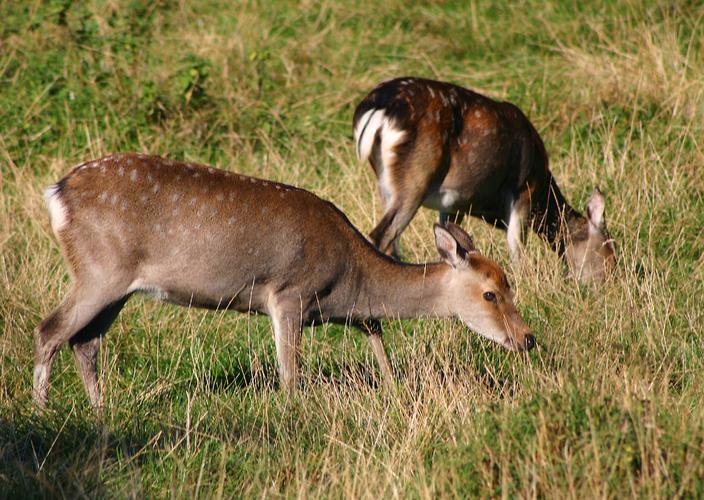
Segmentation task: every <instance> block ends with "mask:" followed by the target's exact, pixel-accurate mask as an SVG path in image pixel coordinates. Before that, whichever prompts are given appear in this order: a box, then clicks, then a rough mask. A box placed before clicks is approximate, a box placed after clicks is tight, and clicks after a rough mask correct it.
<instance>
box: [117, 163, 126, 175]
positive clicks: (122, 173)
mask: <svg viewBox="0 0 704 500" xmlns="http://www.w3.org/2000/svg"><path fill="white" fill-rule="evenodd" d="M117 175H119V176H120V177H122V176H123V175H125V167H123V166H122V165H120V168H118V169H117Z"/></svg>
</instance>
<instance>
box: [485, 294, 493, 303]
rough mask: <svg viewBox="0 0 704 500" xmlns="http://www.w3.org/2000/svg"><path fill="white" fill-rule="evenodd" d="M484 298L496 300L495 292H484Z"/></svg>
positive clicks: (491, 300)
mask: <svg viewBox="0 0 704 500" xmlns="http://www.w3.org/2000/svg"><path fill="white" fill-rule="evenodd" d="M484 300H486V301H488V302H496V294H495V293H494V292H484Z"/></svg>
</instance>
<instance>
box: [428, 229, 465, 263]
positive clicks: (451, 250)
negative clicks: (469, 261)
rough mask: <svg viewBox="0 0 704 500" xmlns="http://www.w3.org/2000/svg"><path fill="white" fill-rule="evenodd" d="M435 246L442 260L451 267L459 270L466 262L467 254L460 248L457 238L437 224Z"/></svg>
mask: <svg viewBox="0 0 704 500" xmlns="http://www.w3.org/2000/svg"><path fill="white" fill-rule="evenodd" d="M433 229H434V230H435V246H436V247H437V249H438V253H439V254H440V257H441V258H442V260H444V261H445V262H447V263H448V264H449V265H450V267H453V268H457V267H458V266H459V265H460V264H462V263H463V262H464V260H465V258H464V257H465V255H466V252H465V251H464V250H463V249H462V248H461V247H460V245H459V243H458V241H457V240H456V239H455V237H454V236H453V235H452V233H450V231H448V230H447V228H445V227H444V226H441V225H440V224H435V226H434V227H433Z"/></svg>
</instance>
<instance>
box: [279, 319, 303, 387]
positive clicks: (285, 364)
mask: <svg viewBox="0 0 704 500" xmlns="http://www.w3.org/2000/svg"><path fill="white" fill-rule="evenodd" d="M271 318H272V322H273V324H274V340H275V342H276V357H277V358H278V361H279V378H280V383H281V387H283V388H284V390H285V391H286V392H293V391H294V390H295V389H296V385H297V383H298V365H299V358H300V344H301V333H302V330H303V325H302V322H301V313H300V308H299V310H298V311H297V312H296V311H295V309H294V308H288V309H286V308H281V307H277V308H274V310H273V311H271Z"/></svg>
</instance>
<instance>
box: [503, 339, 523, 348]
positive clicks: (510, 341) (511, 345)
mask: <svg viewBox="0 0 704 500" xmlns="http://www.w3.org/2000/svg"><path fill="white" fill-rule="evenodd" d="M501 345H502V346H504V347H505V348H506V349H508V350H509V351H522V350H523V347H522V346H521V345H520V344H519V343H518V342H516V341H515V340H514V339H512V338H511V337H506V338H505V339H504V341H503V342H501Z"/></svg>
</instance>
